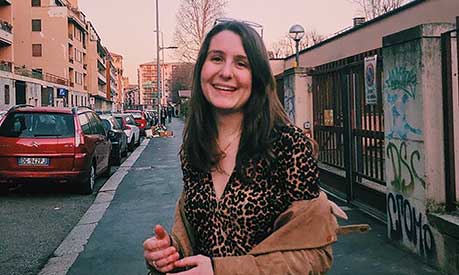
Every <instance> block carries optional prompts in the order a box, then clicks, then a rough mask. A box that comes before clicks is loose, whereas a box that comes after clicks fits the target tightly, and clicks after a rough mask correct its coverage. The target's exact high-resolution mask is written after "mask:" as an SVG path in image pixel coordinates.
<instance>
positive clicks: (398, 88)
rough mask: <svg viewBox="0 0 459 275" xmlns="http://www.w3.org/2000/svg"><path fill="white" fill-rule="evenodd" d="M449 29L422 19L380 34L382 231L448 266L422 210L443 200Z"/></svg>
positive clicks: (440, 239)
mask: <svg viewBox="0 0 459 275" xmlns="http://www.w3.org/2000/svg"><path fill="white" fill-rule="evenodd" d="M453 28H454V25H452V24H426V25H420V26H417V27H415V28H412V29H408V30H405V31H402V32H399V33H395V34H393V35H390V36H386V37H384V39H383V41H384V42H383V43H384V45H383V46H384V48H383V60H384V69H383V70H384V88H383V104H384V122H385V125H384V128H385V153H386V158H385V167H386V184H387V189H388V192H387V197H386V198H387V228H388V236H389V238H390V239H392V240H394V241H397V242H399V243H400V244H401V245H403V246H405V247H406V248H408V249H409V250H411V251H413V252H415V253H417V254H418V255H420V256H421V257H423V258H424V259H425V260H426V261H427V262H430V263H432V264H437V265H439V266H440V267H442V268H443V269H445V270H448V271H449V269H450V268H449V267H447V266H448V265H449V264H450V261H449V260H446V258H445V256H446V254H447V253H445V242H444V237H443V235H442V234H441V233H440V232H439V231H438V230H437V228H435V227H434V226H433V225H432V224H431V223H430V222H429V220H428V218H427V214H428V213H430V212H435V211H439V210H440V209H441V205H442V203H444V200H445V193H444V188H445V181H444V169H445V168H444V162H443V160H444V155H443V124H442V121H443V116H442V115H443V114H442V112H441V111H439V110H442V81H441V77H442V75H441V74H442V70H441V51H440V38H439V37H440V34H441V33H443V32H446V31H449V30H451V29H453ZM456 271H457V270H456ZM456 271H455V272H456ZM453 273H454V272H453Z"/></svg>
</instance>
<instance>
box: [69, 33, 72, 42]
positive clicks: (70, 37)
mask: <svg viewBox="0 0 459 275" xmlns="http://www.w3.org/2000/svg"><path fill="white" fill-rule="evenodd" d="M69 39H70V40H73V33H70V32H69Z"/></svg>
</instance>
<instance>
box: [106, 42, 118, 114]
mask: <svg viewBox="0 0 459 275" xmlns="http://www.w3.org/2000/svg"><path fill="white" fill-rule="evenodd" d="M105 66H106V71H105V73H106V76H105V78H106V79H107V86H106V97H107V99H110V100H111V101H112V111H116V99H117V96H118V86H117V79H118V76H117V75H118V72H117V70H116V68H115V64H114V59H113V56H112V55H111V53H110V52H109V51H108V50H107V57H106V58H105Z"/></svg>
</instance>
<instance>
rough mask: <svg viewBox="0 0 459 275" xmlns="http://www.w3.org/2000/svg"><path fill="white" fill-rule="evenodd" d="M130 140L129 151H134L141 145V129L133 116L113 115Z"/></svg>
mask: <svg viewBox="0 0 459 275" xmlns="http://www.w3.org/2000/svg"><path fill="white" fill-rule="evenodd" d="M113 116H114V117H115V119H116V120H117V121H118V124H120V125H121V128H122V129H123V131H124V133H126V136H127V138H128V149H129V151H134V149H135V147H137V146H139V145H140V129H139V127H137V124H136V122H135V120H134V117H133V116H132V115H131V114H113Z"/></svg>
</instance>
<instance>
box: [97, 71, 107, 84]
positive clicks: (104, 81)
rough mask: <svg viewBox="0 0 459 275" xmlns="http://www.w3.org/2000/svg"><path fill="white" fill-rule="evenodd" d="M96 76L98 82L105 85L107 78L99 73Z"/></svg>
mask: <svg viewBox="0 0 459 275" xmlns="http://www.w3.org/2000/svg"><path fill="white" fill-rule="evenodd" d="M97 76H98V78H99V82H102V83H104V84H106V83H107V78H105V76H104V75H103V74H101V73H100V72H98V73H97Z"/></svg>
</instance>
